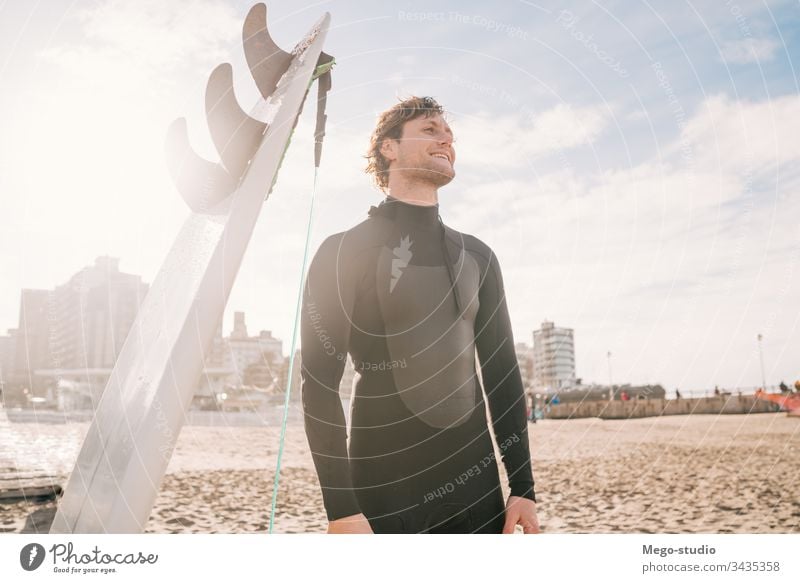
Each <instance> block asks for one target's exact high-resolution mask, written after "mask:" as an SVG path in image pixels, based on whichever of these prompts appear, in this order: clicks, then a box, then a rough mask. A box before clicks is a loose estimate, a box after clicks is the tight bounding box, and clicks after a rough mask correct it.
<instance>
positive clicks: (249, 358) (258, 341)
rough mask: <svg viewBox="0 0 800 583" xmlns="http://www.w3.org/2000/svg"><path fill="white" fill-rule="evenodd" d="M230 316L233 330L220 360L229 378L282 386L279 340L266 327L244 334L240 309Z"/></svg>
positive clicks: (238, 381) (281, 358) (281, 361)
mask: <svg viewBox="0 0 800 583" xmlns="http://www.w3.org/2000/svg"><path fill="white" fill-rule="evenodd" d="M233 318H234V321H233V331H231V335H230V337H228V340H227V342H226V346H225V350H224V355H223V360H222V368H224V369H226V370H229V371H231V374H232V377H231V379H229V382H232V383H233V384H234V385H241V384H250V385H255V386H258V387H261V388H269V387H270V386H272V385H275V386H276V387H280V390H283V387H282V386H281V385H282V380H283V379H282V374H283V367H284V359H283V342H282V341H281V340H279V339H277V338H275V337H273V336H272V332H271V331H269V330H262V331H261V332H260V333H259V335H258V336H250V335H248V333H247V325H246V324H245V318H244V312H235V313H234V314H233Z"/></svg>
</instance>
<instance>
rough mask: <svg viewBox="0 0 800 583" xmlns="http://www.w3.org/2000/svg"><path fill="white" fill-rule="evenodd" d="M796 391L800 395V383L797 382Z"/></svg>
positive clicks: (795, 383) (795, 384)
mask: <svg viewBox="0 0 800 583" xmlns="http://www.w3.org/2000/svg"><path fill="white" fill-rule="evenodd" d="M794 390H795V391H796V392H798V393H800V381H795V382H794Z"/></svg>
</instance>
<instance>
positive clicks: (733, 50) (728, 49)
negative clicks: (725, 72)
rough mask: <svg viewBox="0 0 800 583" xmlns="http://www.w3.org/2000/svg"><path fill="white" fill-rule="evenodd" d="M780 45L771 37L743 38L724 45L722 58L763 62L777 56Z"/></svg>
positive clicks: (734, 62) (732, 61)
mask: <svg viewBox="0 0 800 583" xmlns="http://www.w3.org/2000/svg"><path fill="white" fill-rule="evenodd" d="M779 46H780V45H779V44H778V43H777V42H776V41H775V40H773V39H771V38H750V37H748V38H743V39H741V40H736V41H728V42H726V43H723V45H722V58H723V60H724V61H725V62H727V63H732V64H735V65H747V64H750V63H763V62H764V61H769V60H770V59H772V58H773V57H774V56H775V51H776V50H777V49H778V47H779Z"/></svg>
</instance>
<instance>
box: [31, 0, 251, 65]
mask: <svg viewBox="0 0 800 583" xmlns="http://www.w3.org/2000/svg"><path fill="white" fill-rule="evenodd" d="M78 18H79V19H80V20H81V22H82V24H83V33H84V38H83V40H82V42H81V43H80V44H75V45H66V46H61V47H56V48H51V49H48V50H46V51H45V53H44V54H45V56H46V57H48V58H49V59H51V60H53V61H56V62H59V63H61V64H62V65H64V66H66V67H68V68H70V69H71V70H80V69H84V70H85V69H86V68H87V66H86V65H87V64H86V62H85V61H84V59H86V58H87V57H89V58H95V59H96V58H98V57H103V58H104V59H105V60H107V63H105V64H107V65H113V61H114V60H117V59H118V60H120V61H124V62H125V63H127V64H130V63H135V64H136V65H138V66H140V67H141V69H142V70H149V71H152V72H153V73H155V74H158V73H159V72H161V71H163V70H164V69H173V68H176V67H186V66H187V64H189V63H193V62H197V61H199V62H202V63H207V62H213V61H218V60H221V59H224V58H225V56H226V55H227V54H228V52H229V49H230V46H231V45H232V44H233V43H235V42H236V41H237V39H238V38H239V35H240V34H241V32H240V31H241V16H240V15H239V14H238V13H237V12H236V10H234V9H233V8H232V7H231V6H230V5H229V4H227V3H225V2H221V1H218V0H177V1H174V2H161V1H159V0H141V1H138V2H135V3H131V2H126V1H123V0H107V1H105V2H101V3H99V4H97V5H95V6H93V7H92V8H89V9H84V10H81V11H80V12H79V13H78ZM88 68H91V67H88Z"/></svg>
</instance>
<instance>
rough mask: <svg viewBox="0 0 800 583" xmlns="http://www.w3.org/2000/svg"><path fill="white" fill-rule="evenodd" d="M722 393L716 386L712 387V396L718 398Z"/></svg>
mask: <svg viewBox="0 0 800 583" xmlns="http://www.w3.org/2000/svg"><path fill="white" fill-rule="evenodd" d="M721 394H722V393H721V392H720V390H719V387H718V386H714V396H715V397H719V396H720V395H721Z"/></svg>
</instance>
